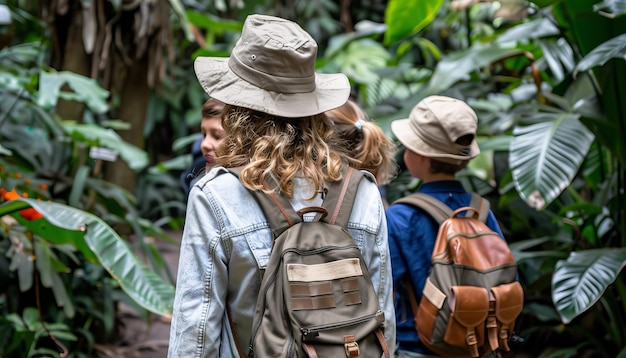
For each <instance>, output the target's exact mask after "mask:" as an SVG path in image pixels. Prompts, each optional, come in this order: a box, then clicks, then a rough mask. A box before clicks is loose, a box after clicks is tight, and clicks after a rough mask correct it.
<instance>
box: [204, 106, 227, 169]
mask: <svg viewBox="0 0 626 358" xmlns="http://www.w3.org/2000/svg"><path fill="white" fill-rule="evenodd" d="M200 129H201V130H202V136H203V139H202V143H201V144H200V150H202V155H203V156H204V159H205V160H206V164H207V169H208V168H210V167H212V166H213V165H214V164H215V149H216V148H217V147H218V146H219V145H220V143H222V140H223V139H224V136H225V135H226V132H225V131H224V128H222V119H221V118H220V117H219V116H212V117H202V123H201V124H200Z"/></svg>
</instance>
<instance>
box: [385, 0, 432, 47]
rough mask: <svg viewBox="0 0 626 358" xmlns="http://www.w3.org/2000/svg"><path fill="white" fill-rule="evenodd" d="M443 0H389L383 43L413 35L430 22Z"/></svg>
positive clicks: (390, 42)
mask: <svg viewBox="0 0 626 358" xmlns="http://www.w3.org/2000/svg"><path fill="white" fill-rule="evenodd" d="M441 4H443V0H390V1H389V3H388V4H387V8H386V10H385V24H387V32H386V33H385V44H387V45H388V44H392V43H394V42H396V41H400V40H402V39H405V38H407V37H408V36H410V35H413V34H415V33H417V32H418V31H420V30H421V29H423V28H424V27H426V26H427V25H428V24H430V23H431V22H432V21H433V19H434V18H435V15H436V14H437V11H438V10H439V8H440V7H441Z"/></svg>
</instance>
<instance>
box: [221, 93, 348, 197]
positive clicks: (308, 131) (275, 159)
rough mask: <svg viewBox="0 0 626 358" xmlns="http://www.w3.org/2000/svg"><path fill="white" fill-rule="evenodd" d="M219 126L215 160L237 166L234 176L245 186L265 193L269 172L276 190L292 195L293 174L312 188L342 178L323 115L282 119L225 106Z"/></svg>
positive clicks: (341, 158) (341, 156)
mask: <svg viewBox="0 0 626 358" xmlns="http://www.w3.org/2000/svg"><path fill="white" fill-rule="evenodd" d="M222 126H223V127H224V129H225V130H226V133H228V134H227V136H226V138H225V139H224V142H222V144H221V145H220V147H219V148H218V150H217V151H216V154H217V159H216V160H217V164H218V165H221V166H224V167H226V168H234V167H243V169H242V171H241V174H240V179H241V182H242V183H243V185H244V186H246V187H247V188H249V189H252V190H263V191H265V192H270V191H271V190H268V189H267V188H265V187H264V185H263V183H264V181H263V180H264V178H266V177H267V176H268V175H272V176H273V177H274V178H276V180H277V182H278V187H279V189H280V192H281V194H282V195H284V196H286V197H287V198H293V183H294V178H295V177H296V176H299V177H304V178H307V179H309V180H311V181H312V183H313V185H314V188H315V191H317V192H319V191H322V190H323V188H324V183H332V182H336V181H339V180H341V178H342V174H341V167H342V165H343V164H344V163H347V156H346V154H345V153H344V152H342V149H341V146H340V145H339V143H338V142H337V140H336V138H335V136H334V135H333V124H332V122H330V121H329V120H328V118H327V117H326V115H324V114H323V113H322V114H318V115H314V116H310V117H303V118H283V117H277V116H274V115H271V114H267V113H263V112H259V111H255V110H252V109H248V108H244V107H238V106H232V105H228V104H227V105H226V106H225V107H224V111H223V113H222Z"/></svg>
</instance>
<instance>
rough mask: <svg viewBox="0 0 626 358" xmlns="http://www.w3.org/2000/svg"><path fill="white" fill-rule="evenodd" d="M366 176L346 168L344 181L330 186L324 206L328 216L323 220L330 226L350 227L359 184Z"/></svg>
mask: <svg viewBox="0 0 626 358" xmlns="http://www.w3.org/2000/svg"><path fill="white" fill-rule="evenodd" d="M364 177H365V175H363V173H362V172H361V171H359V170H354V169H353V168H352V167H349V166H345V167H344V169H343V179H342V180H340V181H338V182H334V183H332V184H330V186H329V187H328V190H327V191H326V197H325V198H324V203H323V204H322V206H323V207H324V208H325V209H326V210H327V211H328V216H327V217H326V218H324V219H323V220H324V221H326V222H328V223H329V224H336V225H339V226H341V227H346V226H348V221H349V220H350V214H351V213H352V207H353V206H354V200H355V199H356V193H357V191H358V190H359V183H360V182H361V179H363V178H364Z"/></svg>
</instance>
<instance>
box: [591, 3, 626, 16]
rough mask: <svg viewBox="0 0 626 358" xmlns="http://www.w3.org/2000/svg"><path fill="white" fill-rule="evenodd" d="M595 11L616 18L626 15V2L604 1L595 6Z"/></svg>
mask: <svg viewBox="0 0 626 358" xmlns="http://www.w3.org/2000/svg"><path fill="white" fill-rule="evenodd" d="M593 11H597V12H599V13H600V14H602V15H604V16H606V17H609V18H614V17H617V16H620V15H624V14H626V0H604V1H603V2H601V3H599V4H595V5H593Z"/></svg>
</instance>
